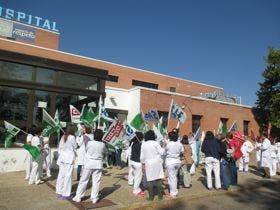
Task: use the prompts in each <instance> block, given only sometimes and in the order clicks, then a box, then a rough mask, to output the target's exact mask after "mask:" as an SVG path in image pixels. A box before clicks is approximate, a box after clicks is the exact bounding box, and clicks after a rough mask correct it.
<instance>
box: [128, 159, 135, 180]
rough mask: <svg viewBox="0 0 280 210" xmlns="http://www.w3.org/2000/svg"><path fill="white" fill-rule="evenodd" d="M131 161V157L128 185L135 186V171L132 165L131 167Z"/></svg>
mask: <svg viewBox="0 0 280 210" xmlns="http://www.w3.org/2000/svg"><path fill="white" fill-rule="evenodd" d="M131 161H132V160H130V157H129V159H128V184H129V185H133V182H134V176H133V169H132V165H131Z"/></svg>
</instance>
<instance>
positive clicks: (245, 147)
mask: <svg viewBox="0 0 280 210" xmlns="http://www.w3.org/2000/svg"><path fill="white" fill-rule="evenodd" d="M253 149H254V147H253V144H252V143H251V142H250V141H249V140H248V139H245V142H244V143H243V144H242V146H241V152H242V154H243V155H242V157H241V158H240V159H239V171H240V172H242V171H244V172H248V170H249V161H250V154H251V152H252V151H253Z"/></svg>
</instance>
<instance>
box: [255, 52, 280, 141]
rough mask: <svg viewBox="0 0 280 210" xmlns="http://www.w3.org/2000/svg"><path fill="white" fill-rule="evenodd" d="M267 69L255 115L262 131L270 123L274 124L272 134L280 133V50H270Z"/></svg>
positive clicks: (264, 73) (259, 91) (258, 95)
mask: <svg viewBox="0 0 280 210" xmlns="http://www.w3.org/2000/svg"><path fill="white" fill-rule="evenodd" d="M265 61H266V64H267V66H266V69H265V70H264V72H263V73H262V76H263V77H264V81H263V82H262V83H259V85H260V89H259V90H258V91H257V97H258V99H257V101H256V107H255V108H254V113H255V117H256V120H257V122H258V123H259V126H260V130H261V132H262V131H266V130H267V126H268V123H271V124H272V133H274V135H279V133H280V50H278V49H274V48H269V53H268V56H267V57H266V58H265Z"/></svg>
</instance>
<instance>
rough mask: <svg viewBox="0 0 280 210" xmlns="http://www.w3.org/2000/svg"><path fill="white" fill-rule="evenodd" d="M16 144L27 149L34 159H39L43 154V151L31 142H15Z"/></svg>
mask: <svg viewBox="0 0 280 210" xmlns="http://www.w3.org/2000/svg"><path fill="white" fill-rule="evenodd" d="M15 145H16V146H20V147H23V148H24V149H26V150H27V151H28V152H29V153H30V155H31V156H32V158H33V159H37V158H38V157H39V156H40V155H41V151H40V150H39V148H38V147H35V146H32V145H30V144H22V143H15Z"/></svg>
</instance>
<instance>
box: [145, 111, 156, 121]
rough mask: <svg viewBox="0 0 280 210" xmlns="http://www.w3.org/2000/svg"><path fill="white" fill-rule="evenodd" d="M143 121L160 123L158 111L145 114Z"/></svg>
mask: <svg viewBox="0 0 280 210" xmlns="http://www.w3.org/2000/svg"><path fill="white" fill-rule="evenodd" d="M143 119H144V120H145V121H158V120H159V116H158V111H157V110H156V109H152V110H150V111H149V112H147V113H144V114H143Z"/></svg>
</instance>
